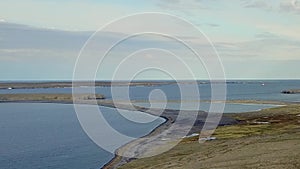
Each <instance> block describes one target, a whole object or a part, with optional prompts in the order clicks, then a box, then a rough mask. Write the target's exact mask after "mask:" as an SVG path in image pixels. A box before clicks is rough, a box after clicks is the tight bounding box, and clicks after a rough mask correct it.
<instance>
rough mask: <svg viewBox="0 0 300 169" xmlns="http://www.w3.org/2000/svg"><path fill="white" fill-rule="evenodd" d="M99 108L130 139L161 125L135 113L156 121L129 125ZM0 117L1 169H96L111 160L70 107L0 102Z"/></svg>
mask: <svg viewBox="0 0 300 169" xmlns="http://www.w3.org/2000/svg"><path fill="white" fill-rule="evenodd" d="M100 109H101V111H102V112H103V115H104V116H105V118H106V120H107V121H108V122H109V123H110V124H111V125H112V126H113V127H114V128H115V129H116V130H118V131H119V132H121V133H124V134H127V135H129V136H132V137H141V136H144V135H146V134H148V133H149V132H150V131H151V130H153V128H155V127H157V126H158V125H159V124H161V123H163V122H164V119H162V118H157V119H156V117H154V116H150V115H147V114H144V113H139V112H135V113H139V114H140V115H139V117H140V118H143V117H144V118H145V119H148V120H149V118H152V120H154V119H156V120H154V121H153V122H151V123H143V124H137V123H132V122H130V121H128V120H126V119H125V118H123V117H122V116H120V115H119V113H117V111H116V110H115V109H111V108H104V107H101V108H100ZM125 113H126V111H125ZM127 113H129V114H130V113H131V115H134V114H132V112H127ZM141 114H143V115H144V116H141ZM0 117H1V118H0V134H1V137H0V168H1V169H19V168H23V169H37V168H57V169H64V168H65V169H95V168H100V167H102V166H103V165H104V164H105V163H107V162H108V161H109V160H111V158H112V157H113V154H111V153H108V152H106V151H105V150H103V149H101V148H99V147H98V146H97V145H95V144H94V143H93V142H92V141H91V140H90V139H89V138H88V136H87V135H86V134H85V133H84V131H83V130H82V128H81V126H80V124H79V122H78V120H77V118H76V114H75V112H74V109H73V106H72V105H64V104H44V103H42V104H41V103H35V104H33V103H1V104H0ZM104 137H105V136H104ZM122 144H125V143H122ZM122 144H120V145H117V146H118V147H119V146H121V145H122Z"/></svg>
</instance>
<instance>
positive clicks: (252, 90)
mask: <svg viewBox="0 0 300 169" xmlns="http://www.w3.org/2000/svg"><path fill="white" fill-rule="evenodd" d="M262 83H263V84H264V86H262V85H261V84H262ZM186 86H187V87H188V84H186ZM198 88H199V91H200V100H209V99H210V98H211V94H210V92H211V85H210V84H209V83H204V84H203V83H199V85H198ZM299 88H300V80H265V81H261V80H260V81H254V80H252V81H228V83H227V99H228V100H275V101H278V100H279V101H292V102H300V95H299V94H295V95H286V94H281V93H280V92H281V91H282V90H286V89H299ZM154 89H160V90H162V91H163V92H164V93H165V95H166V96H167V99H169V100H180V91H179V88H178V86H177V85H176V84H169V85H161V86H131V87H130V88H129V97H130V99H131V100H148V97H149V94H150V92H151V91H152V90H154ZM114 90H117V91H119V92H117V94H116V95H115V96H114V99H123V100H127V97H126V93H125V92H126V91H127V87H124V86H116V87H114ZM4 93H6V94H7V93H72V89H71V88H49V89H13V90H6V89H4V90H0V94H4ZM96 93H100V94H104V95H105V96H106V98H107V99H112V94H111V88H110V87H97V88H96Z"/></svg>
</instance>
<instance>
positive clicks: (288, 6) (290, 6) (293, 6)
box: [280, 0, 300, 14]
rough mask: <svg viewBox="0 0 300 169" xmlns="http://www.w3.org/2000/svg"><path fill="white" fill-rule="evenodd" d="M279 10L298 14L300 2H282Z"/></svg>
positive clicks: (287, 0)
mask: <svg viewBox="0 0 300 169" xmlns="http://www.w3.org/2000/svg"><path fill="white" fill-rule="evenodd" d="M280 9H281V10H282V11H286V12H292V13H297V14H300V2H299V1H298V0H282V1H281V3H280Z"/></svg>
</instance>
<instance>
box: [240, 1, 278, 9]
mask: <svg viewBox="0 0 300 169" xmlns="http://www.w3.org/2000/svg"><path fill="white" fill-rule="evenodd" d="M242 5H243V6H244V7H245V8H261V9H266V10H271V9H273V6H272V3H270V2H269V1H265V0H242Z"/></svg>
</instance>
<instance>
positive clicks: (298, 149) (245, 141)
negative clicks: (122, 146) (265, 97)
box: [121, 105, 300, 169]
mask: <svg viewBox="0 0 300 169" xmlns="http://www.w3.org/2000/svg"><path fill="white" fill-rule="evenodd" d="M298 115H300V105H288V106H285V107H277V108H272V109H266V110H262V111H260V112H253V113H243V114H232V115H230V116H233V117H234V118H236V119H239V120H242V122H241V124H238V125H234V126H223V127H219V128H218V129H217V130H216V132H215V134H214V135H215V136H216V137H217V138H218V139H217V140H215V141H208V142H205V143H203V144H199V143H198V142H197V137H195V138H190V139H185V140H183V141H182V142H181V143H180V144H179V145H177V146H176V147H175V148H173V149H172V150H170V151H168V152H166V153H163V154H161V155H158V156H154V157H151V158H145V159H138V160H134V161H131V162H130V163H128V164H125V165H124V166H122V167H121V168H123V169H127V168H160V169H163V168H195V169H196V168H280V169H281V168H300V161H299V159H300V117H299V116H298ZM260 122H268V123H265V124H259V123H260Z"/></svg>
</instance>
